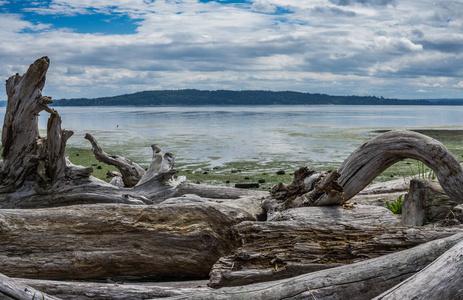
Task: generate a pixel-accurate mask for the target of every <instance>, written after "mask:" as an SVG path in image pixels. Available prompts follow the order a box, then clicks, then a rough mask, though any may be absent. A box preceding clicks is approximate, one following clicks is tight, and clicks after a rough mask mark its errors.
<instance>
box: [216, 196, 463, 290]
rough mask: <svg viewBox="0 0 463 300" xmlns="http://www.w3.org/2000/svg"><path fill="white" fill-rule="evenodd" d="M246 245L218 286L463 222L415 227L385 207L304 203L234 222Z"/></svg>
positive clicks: (404, 242)
mask: <svg viewBox="0 0 463 300" xmlns="http://www.w3.org/2000/svg"><path fill="white" fill-rule="evenodd" d="M234 231H235V234H236V236H237V239H238V241H239V242H241V245H240V247H239V248H238V249H237V250H236V251H235V253H233V254H232V255H229V256H225V257H221V258H220V260H219V261H218V262H217V263H216V264H214V266H213V268H212V271H211V282H210V286H212V287H221V286H237V285H242V284H249V283H252V282H262V281H270V280H277V279H282V278H288V277H292V276H296V275H300V274H303V273H308V272H313V271H317V270H321V269H326V268H332V267H336V266H340V265H345V264H350V263H353V262H356V261H361V260H366V259H370V258H374V257H378V256H381V255H385V254H388V253H393V252H397V251H399V250H403V249H408V248H411V247H414V246H416V245H419V244H422V243H425V242H427V241H430V240H435V239H439V238H442V237H446V236H449V235H452V234H455V233H456V232H461V231H463V228H458V227H456V228H433V227H423V228H410V227H405V226H399V222H398V220H397V219H396V218H395V216H393V215H392V213H391V212H390V211H389V210H387V209H386V208H383V207H375V206H361V205H359V206H356V207H355V208H353V209H345V208H342V207H339V206H333V207H327V206H325V207H301V208H296V209H289V210H286V211H283V212H280V213H278V216H276V217H275V218H274V219H273V220H272V221H267V222H252V221H244V222H241V223H239V224H238V225H236V226H235V227H234Z"/></svg>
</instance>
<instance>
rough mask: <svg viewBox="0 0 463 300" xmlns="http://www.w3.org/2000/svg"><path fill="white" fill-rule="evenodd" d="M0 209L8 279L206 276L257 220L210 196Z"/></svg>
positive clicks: (0, 257) (1, 265) (0, 258)
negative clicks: (237, 230) (241, 229)
mask: <svg viewBox="0 0 463 300" xmlns="http://www.w3.org/2000/svg"><path fill="white" fill-rule="evenodd" d="M173 202H174V201H171V204H163V205H156V206H155V205H152V206H137V205H115V204H113V205H111V204H107V205H104V204H102V205H79V206H69V207H59V208H51V209H33V210H27V209H24V210H14V209H13V210H1V211H0V233H1V238H0V249H1V251H0V270H2V273H4V274H5V275H7V276H10V277H23V278H40V279H60V280H63V279H95V278H104V279H105V278H107V277H114V278H117V277H136V278H166V277H176V278H188V277H190V278H205V277H207V276H208V274H209V271H210V269H211V267H212V265H213V264H214V263H215V262H216V261H217V259H218V258H219V257H221V256H224V255H227V254H229V253H231V251H233V249H234V248H235V242H234V238H233V233H232V231H231V228H232V226H233V225H235V224H237V223H238V222H240V221H243V220H253V219H254V218H253V217H252V216H251V215H250V214H248V213H247V212H246V211H244V210H242V209H239V208H234V207H231V206H228V205H223V204H220V203H217V202H212V201H203V202H199V201H198V199H193V201H192V202H190V201H188V199H186V198H182V199H179V201H178V202H177V203H173Z"/></svg>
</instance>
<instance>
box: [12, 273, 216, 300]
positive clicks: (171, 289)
mask: <svg viewBox="0 0 463 300" xmlns="http://www.w3.org/2000/svg"><path fill="white" fill-rule="evenodd" d="M13 280H14V281H15V282H17V283H22V284H26V285H29V286H32V287H34V288H36V289H39V290H40V291H43V292H46V293H48V294H50V295H54V296H55V297H59V298H61V299H66V300H143V299H153V298H155V299H158V298H166V297H174V296H180V295H185V296H187V295H191V294H193V293H198V292H205V291H207V290H208V289H207V285H206V283H207V280H193V281H178V282H137V283H130V282H111V280H108V281H109V282H106V283H103V282H84V281H56V280H37V279H23V278H14V279H13ZM39 295H40V294H39ZM39 299H41V298H39ZM28 300H30V299H28Z"/></svg>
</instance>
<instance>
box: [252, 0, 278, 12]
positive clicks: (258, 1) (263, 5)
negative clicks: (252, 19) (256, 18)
mask: <svg viewBox="0 0 463 300" xmlns="http://www.w3.org/2000/svg"><path fill="white" fill-rule="evenodd" d="M251 9H253V10H255V11H258V12H263V13H274V12H276V10H277V7H276V6H275V5H274V4H271V3H270V2H269V1H266V0H255V1H253V3H252V6H251Z"/></svg>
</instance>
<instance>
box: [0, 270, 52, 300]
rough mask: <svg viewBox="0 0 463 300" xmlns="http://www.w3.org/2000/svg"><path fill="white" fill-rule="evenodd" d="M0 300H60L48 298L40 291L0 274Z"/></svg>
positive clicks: (48, 296)
mask: <svg viewBox="0 0 463 300" xmlns="http://www.w3.org/2000/svg"><path fill="white" fill-rule="evenodd" d="M0 299H2V300H29V299H43V300H60V299H59V298H57V297H54V296H50V295H48V294H46V293H44V292H42V291H38V290H36V289H35V288H33V287H31V286H29V285H27V284H25V283H22V282H20V281H19V280H14V279H11V278H9V277H7V276H5V275H3V274H0Z"/></svg>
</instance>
